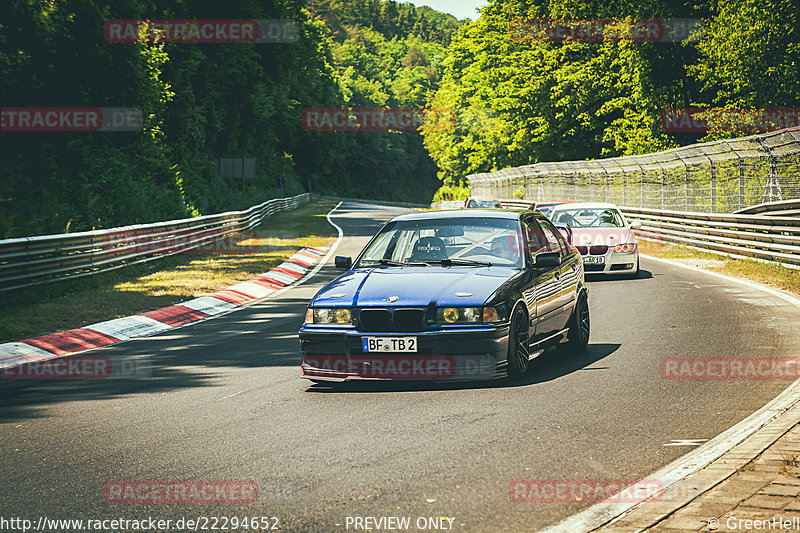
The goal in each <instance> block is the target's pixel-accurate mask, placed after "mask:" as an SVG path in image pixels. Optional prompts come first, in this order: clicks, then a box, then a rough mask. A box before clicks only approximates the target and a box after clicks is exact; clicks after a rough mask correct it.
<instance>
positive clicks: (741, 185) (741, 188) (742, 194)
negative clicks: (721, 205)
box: [736, 154, 747, 209]
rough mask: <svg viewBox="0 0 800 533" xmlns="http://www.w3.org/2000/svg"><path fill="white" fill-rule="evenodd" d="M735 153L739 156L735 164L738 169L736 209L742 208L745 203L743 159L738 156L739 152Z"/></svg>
mask: <svg viewBox="0 0 800 533" xmlns="http://www.w3.org/2000/svg"><path fill="white" fill-rule="evenodd" d="M736 155H737V157H739V163H738V164H737V166H738V167H739V169H738V170H739V206H738V207H737V209H744V208H745V207H747V206H746V205H745V199H744V198H745V190H744V159H742V158H741V156H739V154H736Z"/></svg>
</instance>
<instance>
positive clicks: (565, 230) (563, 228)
mask: <svg viewBox="0 0 800 533" xmlns="http://www.w3.org/2000/svg"><path fill="white" fill-rule="evenodd" d="M555 227H556V228H557V229H558V231H560V232H561V235H563V236H564V238H565V239H566V240H567V242H568V243H570V244H572V228H570V227H569V224H564V223H563V222H559V223H557V224H555Z"/></svg>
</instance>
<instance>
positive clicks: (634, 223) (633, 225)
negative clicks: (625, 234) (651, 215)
mask: <svg viewBox="0 0 800 533" xmlns="http://www.w3.org/2000/svg"><path fill="white" fill-rule="evenodd" d="M641 227H642V223H641V221H639V220H633V221H631V229H639V228H641Z"/></svg>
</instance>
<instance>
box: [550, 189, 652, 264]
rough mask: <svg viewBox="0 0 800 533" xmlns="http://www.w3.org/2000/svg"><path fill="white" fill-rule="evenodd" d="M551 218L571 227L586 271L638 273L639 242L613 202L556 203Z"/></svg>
mask: <svg viewBox="0 0 800 533" xmlns="http://www.w3.org/2000/svg"><path fill="white" fill-rule="evenodd" d="M550 220H552V221H553V222H554V223H556V224H557V225H559V226H560V225H561V224H566V225H567V226H569V227H570V228H571V229H572V244H573V245H574V246H575V247H576V248H577V249H578V251H579V252H580V253H581V256H582V257H583V267H584V269H585V271H586V272H587V273H595V272H597V273H604V274H624V273H628V274H631V275H632V276H633V277H637V276H638V275H639V245H638V242H637V240H636V236H635V235H634V234H633V229H634V228H636V227H638V226H639V222H637V221H634V222H633V223H629V222H628V221H627V220H626V219H625V216H624V215H623V214H622V213H621V212H620V210H619V208H617V206H615V205H614V204H609V203H596V202H582V203H571V204H564V205H559V206H555V207H553V208H552V210H551V211H550Z"/></svg>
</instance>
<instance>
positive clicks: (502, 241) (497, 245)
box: [489, 235, 517, 261]
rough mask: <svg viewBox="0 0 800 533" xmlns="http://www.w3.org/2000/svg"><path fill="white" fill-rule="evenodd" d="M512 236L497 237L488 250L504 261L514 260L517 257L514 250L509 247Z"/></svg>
mask: <svg viewBox="0 0 800 533" xmlns="http://www.w3.org/2000/svg"><path fill="white" fill-rule="evenodd" d="M513 238H514V237H513V235H507V236H505V237H497V238H496V239H494V240H493V241H492V244H491V246H490V247H489V251H490V252H491V254H492V255H493V256H495V257H498V258H500V259H505V260H506V261H515V260H516V259H517V257H516V254H515V252H514V250H512V249H511V241H512V240H513Z"/></svg>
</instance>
